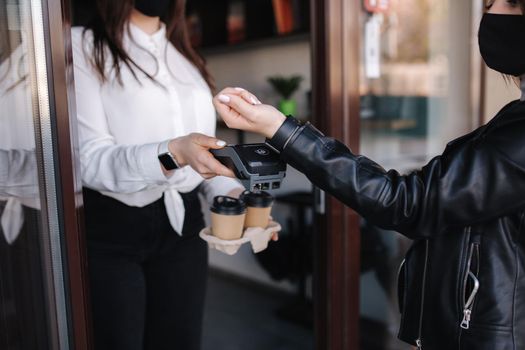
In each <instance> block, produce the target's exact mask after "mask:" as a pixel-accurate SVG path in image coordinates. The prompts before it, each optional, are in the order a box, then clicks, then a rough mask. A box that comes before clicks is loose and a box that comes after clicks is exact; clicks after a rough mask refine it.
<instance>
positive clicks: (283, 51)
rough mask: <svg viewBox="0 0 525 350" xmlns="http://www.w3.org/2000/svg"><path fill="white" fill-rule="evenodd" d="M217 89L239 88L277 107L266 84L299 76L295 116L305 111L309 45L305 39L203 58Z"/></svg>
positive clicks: (308, 74)
mask: <svg viewBox="0 0 525 350" xmlns="http://www.w3.org/2000/svg"><path fill="white" fill-rule="evenodd" d="M206 59H207V63H208V67H209V69H210V70H211V72H212V74H213V75H214V77H215V79H216V82H217V88H218V89H222V88H223V87H226V86H232V87H235V86H240V87H243V88H245V89H248V90H250V91H252V92H253V93H255V94H256V95H257V96H258V97H259V99H260V100H261V101H263V102H264V103H269V104H273V105H275V104H277V102H278V100H279V98H278V96H277V95H276V93H275V92H274V91H273V89H272V87H271V86H270V85H269V84H268V83H267V81H266V80H267V78H268V77H269V76H273V75H281V74H282V75H294V74H300V75H302V76H303V77H304V81H303V83H302V85H301V88H300V90H299V91H298V92H297V93H296V94H295V95H294V98H296V100H297V102H298V116H297V117H299V118H304V117H305V114H306V113H307V112H308V108H307V101H306V92H307V91H309V90H310V88H311V72H310V67H311V65H310V43H309V41H308V40H306V39H305V40H301V41H298V42H292V43H286V44H277V45H273V46H264V47H260V48H253V49H249V50H243V51H238V52H233V53H221V54H214V55H212V56H208V57H206Z"/></svg>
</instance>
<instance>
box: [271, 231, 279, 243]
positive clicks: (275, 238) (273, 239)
mask: <svg viewBox="0 0 525 350" xmlns="http://www.w3.org/2000/svg"><path fill="white" fill-rule="evenodd" d="M278 240H279V234H278V233H277V232H274V233H272V241H274V242H277V241H278Z"/></svg>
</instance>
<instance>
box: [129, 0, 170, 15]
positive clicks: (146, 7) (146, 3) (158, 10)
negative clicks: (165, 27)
mask: <svg viewBox="0 0 525 350" xmlns="http://www.w3.org/2000/svg"><path fill="white" fill-rule="evenodd" d="M172 2H173V1H172V0H135V8H136V9H137V10H139V11H140V12H142V13H143V14H145V15H146V16H149V17H163V16H165V15H166V14H167V13H168V11H169V9H170V5H171V3H172Z"/></svg>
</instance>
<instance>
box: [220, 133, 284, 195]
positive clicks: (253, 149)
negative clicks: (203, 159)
mask: <svg viewBox="0 0 525 350" xmlns="http://www.w3.org/2000/svg"><path fill="white" fill-rule="evenodd" d="M210 152H211V153H212V154H213V156H214V157H215V158H216V159H217V160H218V161H219V162H221V163H222V164H224V165H225V166H226V167H227V168H229V169H231V170H232V171H233V172H234V173H235V176H236V177H237V178H238V179H239V180H241V182H242V184H243V185H244V187H246V189H247V190H249V191H266V190H275V189H278V188H280V187H281V182H282V181H283V179H284V177H285V176H286V163H285V162H283V161H282V160H281V159H280V156H279V153H277V152H276V151H274V150H273V149H272V148H271V147H269V146H268V145H266V144H264V143H255V144H246V145H231V146H226V147H224V148H221V149H214V150H210Z"/></svg>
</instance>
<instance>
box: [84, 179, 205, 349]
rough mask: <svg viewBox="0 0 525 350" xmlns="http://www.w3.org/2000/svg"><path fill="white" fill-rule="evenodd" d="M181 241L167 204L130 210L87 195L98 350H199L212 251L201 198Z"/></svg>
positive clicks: (188, 202)
mask: <svg viewBox="0 0 525 350" xmlns="http://www.w3.org/2000/svg"><path fill="white" fill-rule="evenodd" d="M181 195H182V197H183V200H184V205H185V209H186V216H185V221H184V228H183V232H182V237H181V236H179V235H178V234H177V233H176V232H175V231H174V230H173V229H172V227H171V225H170V223H169V220H168V217H167V214H166V208H165V205H164V199H163V198H161V199H160V200H158V201H156V202H154V203H152V204H149V205H147V206H146V207H143V208H136V207H130V206H127V205H125V204H123V203H121V202H119V201H117V200H114V199H112V198H109V197H107V196H104V195H102V194H100V193H98V192H96V191H93V190H89V189H84V205H85V213H86V226H87V242H88V258H89V274H90V292H91V301H92V312H93V325H94V335H95V350H106V349H107V350H110V349H111V350H144V349H148V350H162V349H169V350H177V349H180V350H198V349H199V348H200V343H201V329H202V317H203V309H204V298H205V292H206V275H207V268H208V250H207V246H206V243H205V242H204V241H203V240H201V239H200V238H199V236H198V233H199V231H200V230H201V229H202V227H204V220H203V216H202V212H201V207H200V202H199V199H198V196H197V190H195V191H193V192H191V193H188V194H181Z"/></svg>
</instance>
